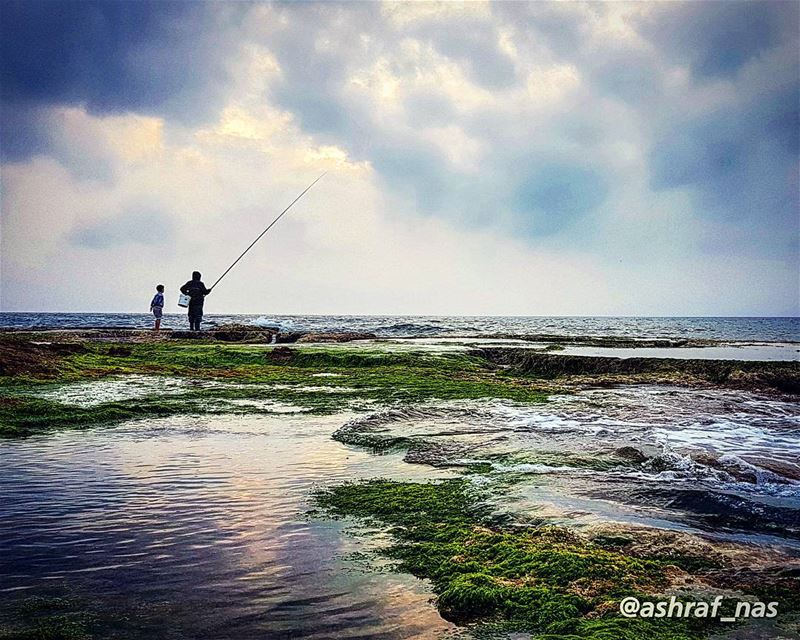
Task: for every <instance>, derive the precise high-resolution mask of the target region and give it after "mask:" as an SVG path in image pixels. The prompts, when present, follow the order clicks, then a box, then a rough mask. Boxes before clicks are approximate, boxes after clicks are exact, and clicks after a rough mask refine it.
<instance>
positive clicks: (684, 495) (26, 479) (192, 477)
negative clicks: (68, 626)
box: [0, 377, 800, 639]
mask: <svg viewBox="0 0 800 640" xmlns="http://www.w3.org/2000/svg"><path fill="white" fill-rule="evenodd" d="M323 379H324V378H323ZM118 382H119V381H116V382H113V381H112V386H111V387H110V390H109V389H108V388H107V389H106V393H105V395H104V397H106V398H107V397H125V395H126V394H129V393H130V391H131V389H130V388H129V387H127V386H125V385H120V384H117V383H118ZM139 382H141V383H142V384H143V386H145V387H148V385H152V384H156V383H155V382H154V381H153V380H150V379H149V378H148V377H143V378H142V379H140V380H139ZM91 384H94V385H95V386H96V387H98V388H101V387H102V386H103V385H108V384H109V381H104V382H98V383H90V384H89V386H88V387H77V386H76V385H66V386H64V387H61V388H60V389H59V388H57V387H53V388H50V389H48V390H47V393H49V394H51V397H53V398H56V399H65V398H72V399H73V400H74V399H76V398H78V397H79V396H80V394H85V395H86V396H87V397H91V396H92V395H93V388H92V387H91ZM165 384H166V383H165ZM182 384H184V383H179V382H172V383H168V387H167V388H168V389H172V388H177V389H180V388H183V387H182V386H181V385H182ZM151 391H152V390H151ZM59 394H60V395H59ZM114 394H116V396H115V395H114ZM120 394H121V395H120ZM101 395H102V394H101ZM337 430H338V433H339V436H341V435H342V434H345V435H347V434H360V433H370V434H377V435H380V434H384V435H388V436H397V435H401V436H404V437H406V438H407V440H406V443H407V448H400V449H397V450H395V451H393V452H390V453H388V454H385V455H376V454H374V453H370V452H367V451H365V450H363V449H360V448H358V447H354V446H348V445H345V444H342V443H340V442H337V441H335V440H333V439H332V438H331V435H332V434H333V433H334V432H337ZM621 447H627V448H628V453H630V450H635V451H636V452H638V453H639V454H640V457H639V459H637V460H636V461H635V462H634V461H630V460H625V459H620V458H619V457H618V453H619V451H620V448H621ZM799 458H800V408H798V406H797V405H796V404H792V403H788V402H782V401H778V400H775V399H771V398H766V397H761V396H757V395H753V394H744V393H731V392H725V391H697V390H687V389H682V388H672V387H629V388H619V389H613V390H596V391H588V392H584V393H581V394H577V395H575V396H557V397H553V398H552V399H551V401H550V402H549V403H547V404H543V405H524V406H523V405H517V404H514V403H510V402H505V401H497V400H492V401H482V402H479V401H462V402H447V403H437V404H430V405H421V406H415V407H396V408H393V409H384V410H379V411H375V412H373V413H371V414H365V413H360V414H339V415H334V416H327V417H319V416H313V415H308V414H275V415H264V416H203V417H190V416H183V417H173V418H164V419H156V420H139V421H134V422H129V423H125V424H122V425H119V426H116V427H99V428H94V429H89V430H85V431H80V432H76V431H66V432H60V433H53V434H47V435H41V436H36V437H31V438H28V439H26V440H14V441H3V442H0V462H1V463H2V470H3V472H2V474H0V575H2V576H3V581H2V583H1V584H0V612H2V611H3V610H5V611H12V606H13V604H14V603H15V602H19V601H20V600H22V599H24V598H26V597H27V596H30V595H34V594H35V595H55V596H63V595H67V596H70V597H74V598H77V599H78V600H79V601H81V602H83V603H84V605H85V606H88V607H89V608H90V609H92V610H93V611H94V612H96V613H97V615H98V616H99V617H100V620H101V621H102V624H103V625H105V628H106V629H107V630H109V631H110V630H112V629H113V632H114V637H118V638H134V637H139V638H140V637H159V638H211V639H213V638H265V637H270V638H271V637H307V638H330V637H337V638H360V637H364V638H366V637H369V638H428V637H441V636H442V635H443V634H444V633H445V632H446V631H447V630H449V629H451V628H452V627H451V625H450V624H449V623H447V622H445V621H444V620H442V619H441V618H440V617H439V615H438V614H437V612H436V610H435V609H434V608H433V606H432V605H431V604H430V602H429V599H430V597H431V594H430V592H429V591H428V590H427V588H426V585H425V584H424V583H422V582H420V581H418V580H416V579H414V578H412V577H410V576H408V575H398V574H392V573H387V572H381V571H375V570H374V569H375V568H379V567H380V566H381V563H380V562H378V561H377V560H376V559H375V556H374V555H372V554H371V553H370V552H371V551H372V550H374V547H375V545H376V544H381V543H382V541H383V540H385V536H382V535H379V536H377V537H374V536H368V537H360V536H353V535H350V534H349V533H348V531H347V529H348V527H351V526H352V523H349V522H341V521H330V520H327V519H325V518H315V517H309V516H308V515H307V511H308V509H309V508H310V506H311V500H310V494H311V491H312V490H313V488H314V487H316V486H321V485H326V484H330V483H336V482H341V481H345V480H355V479H359V478H373V477H388V478H393V479H399V480H423V479H429V478H437V477H446V476H451V475H453V474H454V473H455V472H456V471H457V470H458V469H459V468H460V467H463V466H464V465H468V464H474V463H475V462H476V461H484V462H488V463H490V464H491V470H490V471H489V473H486V474H477V475H473V476H470V477H472V478H473V479H474V481H475V482H476V483H479V484H483V485H485V486H486V487H487V488H488V489H490V490H492V491H493V492H494V496H495V497H494V498H493V499H494V500H495V502H496V505H497V508H498V509H499V510H502V511H504V512H511V513H513V514H516V516H517V517H519V518H521V519H537V518H540V517H548V518H552V519H555V520H556V521H558V522H563V523H566V524H570V525H575V526H582V525H587V524H596V523H598V522H606V521H618V522H626V523H635V524H651V525H655V526H660V527H665V528H672V529H683V530H688V531H694V532H700V533H703V534H705V535H708V536H711V537H718V538H730V539H735V540H739V541H743V542H747V543H750V544H754V545H758V546H762V547H775V548H781V549H782V550H784V551H788V552H789V553H791V554H793V555H797V556H798V557H800V465H798V459H799ZM411 462H415V463H417V464H410V463H411ZM510 479H511V480H513V481H509V480H510ZM365 553H366V554H367V555H363V554H365ZM367 569H369V570H367ZM3 615H4V614H2V613H0V625H2V622H3Z"/></svg>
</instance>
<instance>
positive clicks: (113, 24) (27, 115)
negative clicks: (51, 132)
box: [0, 0, 236, 158]
mask: <svg viewBox="0 0 800 640" xmlns="http://www.w3.org/2000/svg"><path fill="white" fill-rule="evenodd" d="M209 7H210V6H209V5H205V4H202V3H194V2H177V1H170V0H164V1H150V0H137V1H135V2H131V1H120V0H106V1H93V0H80V1H76V0H6V1H5V2H3V3H2V4H0V87H2V102H3V121H4V131H3V139H2V146H3V151H4V154H5V155H6V157H11V158H20V157H24V156H25V155H30V154H31V153H34V152H36V151H39V150H41V148H42V147H43V146H44V143H43V142H42V136H41V134H40V133H37V132H36V128H37V119H36V109H37V108H38V107H42V106H48V105H84V106H85V107H86V108H87V110H89V111H90V112H93V113H108V112H127V111H135V112H139V113H148V114H158V115H168V116H170V117H172V118H175V119H177V120H180V121H184V122H197V121H199V120H202V119H204V118H207V117H209V116H210V115H212V114H213V113H214V112H215V110H216V109H217V108H218V107H219V104H220V99H221V97H222V89H223V88H224V85H225V82H226V74H225V69H224V66H223V64H222V63H223V58H224V56H225V54H226V53H227V52H229V48H228V46H227V43H226V41H225V40H224V38H223V35H222V34H223V33H224V22H225V20H232V21H235V19H236V15H235V14H236V12H235V11H227V12H226V15H224V14H223V13H222V12H214V13H213V15H212V12H211V11H210V10H209ZM220 23H223V24H220ZM9 122H12V123H16V124H17V125H18V126H9ZM26 152H27V153H26Z"/></svg>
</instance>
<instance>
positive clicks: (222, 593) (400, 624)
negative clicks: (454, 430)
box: [0, 415, 450, 638]
mask: <svg viewBox="0 0 800 640" xmlns="http://www.w3.org/2000/svg"><path fill="white" fill-rule="evenodd" d="M345 419H346V416H331V417H317V416H314V417H312V416H295V415H282V416H267V417H264V416H261V417H252V416H247V417H242V416H236V417H220V416H216V417H176V418H169V419H159V420H143V421H137V422H132V423H126V424H123V425H119V426H117V427H109V428H103V429H97V430H89V431H86V432H81V433H76V432H62V433H57V434H51V435H46V436H40V437H32V438H29V439H26V440H24V441H9V442H2V443H0V457H2V460H3V474H2V477H0V574H2V575H3V577H4V579H3V583H2V585H0V602H6V603H8V602H11V601H14V600H16V599H19V598H20V597H23V596H24V595H25V594H42V593H49V592H54V593H55V592H57V593H62V592H69V593H70V594H77V595H78V596H83V597H87V598H88V599H89V600H90V601H91V602H94V603H96V605H97V607H98V610H99V611H100V612H101V613H102V616H111V617H114V616H115V615H117V614H119V616H118V618H119V619H115V621H114V623H113V624H114V625H115V627H114V628H115V632H117V633H118V634H119V635H121V636H122V637H125V636H126V635H127V636H128V637H155V636H154V634H155V635H157V634H158V633H160V632H161V631H163V629H164V628H165V624H167V623H168V625H169V628H171V629H174V630H176V633H179V634H183V635H182V637H204V638H214V637H219V638H223V637H241V638H247V637H269V636H270V635H273V636H274V635H276V634H278V633H286V634H291V635H295V636H297V635H302V636H303V637H312V638H313V637H320V638H322V637H331V634H332V633H333V634H335V635H336V636H337V637H354V638H355V637H370V636H371V637H380V636H382V637H387V638H407V637H428V636H432V635H434V634H435V633H436V632H438V631H442V630H444V629H447V628H449V627H450V625H449V624H448V623H446V622H444V621H443V620H442V619H441V618H440V617H439V616H438V614H437V613H436V611H435V609H434V608H433V607H432V606H431V605H430V603H429V602H428V599H429V597H430V594H429V593H428V592H427V591H426V589H425V588H424V586H423V585H422V583H419V582H418V581H416V580H415V579H413V578H410V577H408V576H387V575H373V574H370V573H367V572H355V571H347V570H346V569H347V565H346V562H345V561H344V560H342V555H343V554H347V553H350V552H353V551H356V550H360V549H361V546H362V545H363V544H364V543H363V542H362V541H359V540H357V539H353V538H349V537H347V536H343V535H342V534H341V529H342V527H343V524H342V523H338V522H328V521H324V520H309V519H307V518H305V516H304V514H305V512H306V510H307V509H308V508H309V492H310V491H311V489H312V488H313V487H314V486H315V485H316V484H323V483H328V482H333V481H340V480H344V479H353V478H358V477H374V476H376V475H382V476H386V477H396V478H398V479H421V478H426V477H438V476H442V475H447V474H446V472H443V471H437V470H433V469H430V468H425V467H419V466H413V465H408V464H405V463H403V461H402V458H401V457H400V456H383V457H375V456H372V455H370V454H369V453H367V452H364V451H356V450H352V449H350V448H348V447H345V446H343V445H341V444H339V443H336V442H334V441H332V440H331V439H330V433H331V432H332V431H333V430H334V429H335V428H336V426H338V425H339V424H341V422H342V421H344V420H345ZM309 594H312V595H311V596H309ZM102 616H101V617H102ZM109 624H111V622H109ZM143 634H144V635H143ZM147 634H150V635H149V636H148V635H147Z"/></svg>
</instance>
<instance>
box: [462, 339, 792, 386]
mask: <svg viewBox="0 0 800 640" xmlns="http://www.w3.org/2000/svg"><path fill="white" fill-rule="evenodd" d="M470 353H472V354H473V355H475V356H477V357H480V358H484V359H486V360H488V361H489V362H492V363H493V364H496V365H500V366H503V367H507V368H509V369H510V370H512V371H514V372H516V373H519V374H522V375H528V376H535V377H542V378H548V379H554V378H561V377H568V376H594V377H597V382H598V383H600V382H602V381H605V382H613V381H614V378H618V379H619V380H618V381H619V382H622V383H625V382H636V381H637V379H636V376H649V377H650V379H651V381H652V380H655V381H673V382H676V381H678V382H680V381H682V382H686V383H692V382H694V383H705V384H717V385H724V386H730V387H735V388H740V389H765V390H774V391H778V392H782V393H788V394H793V395H798V394H800V362H796V361H795V362H791V361H788V362H745V361H734V360H679V359H666V358H611V357H602V356H567V355H558V354H552V353H537V352H533V351H531V350H529V349H515V348H483V349H473V350H472V351H471V352H470ZM638 381H642V382H644V381H646V380H645V379H640V380H638Z"/></svg>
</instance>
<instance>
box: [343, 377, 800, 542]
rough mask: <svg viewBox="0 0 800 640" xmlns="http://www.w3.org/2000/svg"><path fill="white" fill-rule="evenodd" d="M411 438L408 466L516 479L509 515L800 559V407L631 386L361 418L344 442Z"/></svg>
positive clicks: (505, 502)
mask: <svg viewBox="0 0 800 640" xmlns="http://www.w3.org/2000/svg"><path fill="white" fill-rule="evenodd" d="M359 434H370V435H373V436H375V435H377V436H379V437H386V438H392V437H395V438H396V437H404V438H406V439H407V442H408V445H407V446H408V451H409V452H408V455H407V459H409V460H410V461H416V462H425V463H429V464H434V465H440V466H449V465H459V464H461V465H467V464H475V463H478V462H484V463H491V465H492V468H493V471H492V474H490V478H491V476H492V475H493V476H496V478H495V479H496V480H498V481H499V480H501V479H502V476H504V475H509V474H514V475H516V476H519V475H522V476H525V477H527V480H525V481H523V482H521V483H516V484H514V485H513V486H512V487H511V488H510V489H509V490H508V491H507V492H506V493H505V494H504V495H503V496H501V499H500V500H499V504H500V505H501V506H502V508H503V509H504V510H511V511H515V512H517V513H519V514H524V515H527V516H534V517H535V516H546V517H555V518H558V519H559V520H563V521H564V522H567V523H571V524H590V523H596V522H598V521H605V520H613V521H620V522H628V523H637V524H656V525H658V526H664V527H669V528H680V529H691V530H694V531H697V532H703V533H707V534H711V535H715V536H719V537H733V538H736V539H739V540H747V541H750V542H753V543H755V544H763V543H766V544H773V543H774V542H775V539H778V541H779V544H781V545H785V546H787V547H792V548H795V549H797V550H798V551H800V464H798V460H800V406H798V405H797V404H796V403H791V402H786V401H781V400H775V399H772V398H766V397H761V396H758V395H754V394H747V393H740V392H737V393H733V392H726V391H715V390H703V391H698V390H690V389H685V388H678V387H666V386H665V387H628V388H620V389H614V390H595V391H588V392H584V393H580V394H576V395H574V396H558V397H554V398H552V399H551V402H550V403H548V404H546V405H541V406H534V407H531V406H515V405H512V404H508V403H501V402H496V401H493V402H488V403H474V402H470V403H447V404H441V405H432V406H428V407H416V408H413V409H394V410H388V411H384V412H380V413H376V414H373V415H371V416H368V417H358V418H356V419H354V420H353V421H351V422H350V423H349V424H348V425H346V426H345V427H343V429H342V430H340V432H339V436H338V437H341V438H343V439H344V440H345V441H353V440H352V438H353V437H358V435H359Z"/></svg>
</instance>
